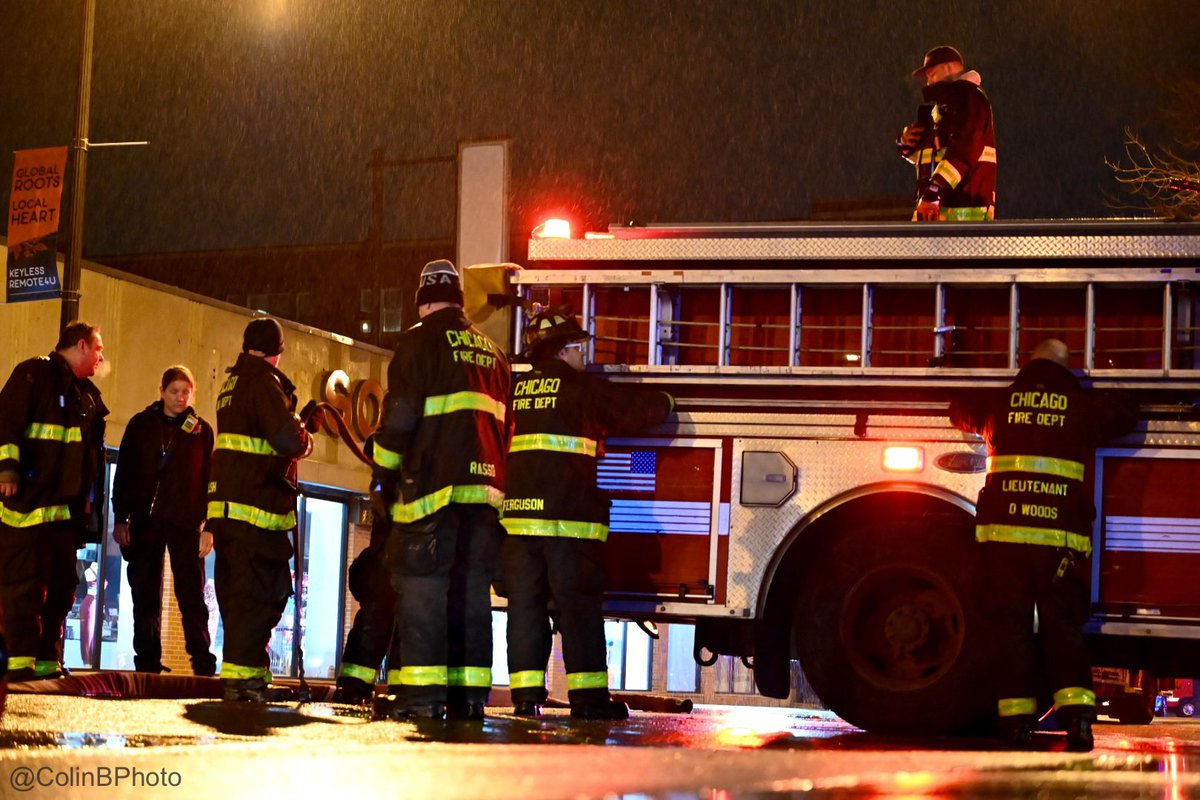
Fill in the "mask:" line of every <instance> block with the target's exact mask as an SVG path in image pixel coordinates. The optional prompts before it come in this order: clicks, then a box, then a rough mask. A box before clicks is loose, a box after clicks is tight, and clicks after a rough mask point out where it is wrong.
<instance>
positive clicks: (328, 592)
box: [302, 497, 346, 678]
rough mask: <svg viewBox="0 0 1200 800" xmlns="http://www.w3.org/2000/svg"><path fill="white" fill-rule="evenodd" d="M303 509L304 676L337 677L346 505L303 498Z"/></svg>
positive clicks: (314, 498) (313, 498)
mask: <svg viewBox="0 0 1200 800" xmlns="http://www.w3.org/2000/svg"><path fill="white" fill-rule="evenodd" d="M302 507H303V509H304V516H303V518H304V530H305V536H304V540H305V541H304V544H305V548H304V551H305V552H304V573H305V581H304V590H305V594H306V597H305V598H304V609H305V612H304V617H305V619H304V640H303V645H304V674H305V675H307V676H311V677H313V678H336V677H337V654H338V646H339V645H340V644H341V642H340V641H339V640H340V639H341V625H339V624H338V620H339V619H340V618H341V617H340V614H341V611H342V575H343V564H342V551H343V549H344V546H345V541H346V504H345V503H342V502H337V501H333V500H322V499H319V498H316V497H307V498H305V499H304V501H303V506H302Z"/></svg>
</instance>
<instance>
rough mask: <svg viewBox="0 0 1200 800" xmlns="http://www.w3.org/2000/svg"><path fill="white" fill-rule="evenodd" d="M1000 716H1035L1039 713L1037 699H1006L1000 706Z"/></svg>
mask: <svg viewBox="0 0 1200 800" xmlns="http://www.w3.org/2000/svg"><path fill="white" fill-rule="evenodd" d="M997 705H998V706H999V707H1000V716H1002V717H1019V716H1033V715H1034V714H1036V713H1037V699H1036V698H1033V697H1006V698H1004V699H1003V700H1001V701H1000V702H999V703H998V704H997Z"/></svg>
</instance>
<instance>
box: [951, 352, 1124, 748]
mask: <svg viewBox="0 0 1200 800" xmlns="http://www.w3.org/2000/svg"><path fill="white" fill-rule="evenodd" d="M1067 361H1068V351H1067V346H1066V345H1065V344H1063V343H1062V342H1061V341H1059V340H1057V339H1047V340H1046V341H1044V342H1042V343H1040V344H1039V345H1038V346H1037V347H1035V348H1034V351H1033V360H1032V361H1030V362H1029V363H1028V364H1027V365H1026V366H1025V367H1024V368H1023V369H1022V370H1021V371H1020V372H1019V373H1017V377H1016V379H1015V380H1014V381H1013V382H1012V384H1011V385H1010V386H1009V387H1008V388H1007V389H1004V390H1001V391H1000V392H998V393H995V394H988V395H986V396H979V397H974V398H971V399H966V400H958V401H955V402H954V403H952V404H951V406H950V421H951V422H952V423H953V424H954V426H955V427H957V428H959V429H961V430H964V431H968V432H972V433H978V434H981V435H982V436H983V437H984V439H985V440H986V442H987V448H988V475H987V482H986V484H985V485H984V487H983V490H982V491H981V492H980V493H979V503H978V513H977V518H976V527H975V538H976V539H977V540H978V541H980V542H982V543H983V547H984V548H986V549H987V551H988V552H987V554H986V556H985V559H984V570H985V575H984V584H983V590H982V592H983V593H982V595H981V597H982V599H983V604H984V611H985V613H986V617H985V618H986V619H988V620H990V621H991V622H992V624H993V625H994V626H995V629H994V632H993V637H992V642H993V644H994V646H995V652H996V658H995V660H994V661H993V663H994V664H996V666H997V675H996V690H997V699H998V712H999V722H1000V732H1001V734H1002V735H1004V736H1005V737H1006V738H1008V739H1009V740H1011V741H1012V742H1013V743H1014V744H1017V745H1024V744H1028V743H1029V742H1030V740H1031V738H1032V734H1033V731H1034V726H1035V723H1036V720H1037V711H1038V706H1037V695H1038V691H1037V690H1038V677H1039V676H1040V675H1045V676H1046V677H1048V678H1049V680H1050V683H1051V686H1050V687H1049V688H1051V689H1053V690H1054V705H1055V714H1056V716H1057V719H1058V723H1059V724H1060V725H1061V726H1063V727H1065V728H1066V729H1067V747H1068V749H1071V750H1080V751H1088V750H1091V749H1092V722H1093V721H1094V720H1095V718H1096V694H1095V692H1094V691H1092V676H1091V666H1090V664H1089V662H1088V656H1087V651H1086V650H1085V648H1084V644H1083V633H1082V626H1083V623H1084V622H1085V621H1086V620H1087V615H1088V578H1089V574H1090V572H1089V568H1088V556H1089V555H1090V554H1091V550H1092V520H1093V518H1094V517H1095V514H1096V510H1095V507H1094V506H1093V505H1092V501H1091V499H1090V497H1089V496H1088V482H1087V480H1086V477H1087V471H1088V469H1089V468H1090V467H1089V465H1091V464H1094V463H1095V459H1096V445H1097V444H1098V443H1099V442H1100V441H1102V440H1104V439H1107V438H1111V437H1113V436H1120V435H1122V434H1125V433H1128V432H1129V431H1131V430H1132V429H1133V427H1134V425H1135V423H1136V422H1137V407H1136V405H1135V404H1134V403H1133V402H1132V399H1131V398H1130V397H1128V396H1126V395H1124V394H1118V393H1111V392H1104V393H1100V392H1095V391H1094V390H1092V389H1090V388H1089V387H1086V386H1084V385H1082V384H1081V383H1080V381H1079V378H1078V377H1076V375H1075V374H1074V373H1072V372H1071V371H1070V370H1069V369H1067ZM1035 606H1036V608H1037V620H1038V623H1037V624H1038V631H1037V634H1036V636H1035V634H1034V629H1033V618H1034V607H1035ZM1039 651H1040V658H1041V662H1042V663H1041V664H1040V667H1041V668H1040V669H1039Z"/></svg>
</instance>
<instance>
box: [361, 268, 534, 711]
mask: <svg viewBox="0 0 1200 800" xmlns="http://www.w3.org/2000/svg"><path fill="white" fill-rule="evenodd" d="M416 302H417V310H418V313H419V315H420V318H421V321H420V322H419V323H418V324H417V325H414V326H413V327H412V328H410V329H409V330H407V331H405V332H404V334H402V335H401V337H400V340H399V342H397V345H396V352H395V356H394V357H393V358H392V362H391V364H390V365H389V366H388V392H387V395H386V397H385V399H384V410H383V419H382V422H381V426H380V429H379V431H378V432H377V433H376V434H375V454H374V460H375V465H376V466H375V471H374V477H375V481H376V489H375V490H374V491H375V493H376V494H377V495H379V496H380V498H381V499H380V500H379V501H377V502H383V503H385V504H386V505H387V506H388V507H389V508H390V509H391V518H392V522H393V526H392V530H391V532H390V534H389V536H388V544H387V560H388V566H389V569H390V570H391V574H392V584H393V587H394V588H395V589H396V591H397V592H398V597H397V605H396V608H397V611H396V624H395V636H394V637H393V638H394V644H393V655H392V657H391V658H389V669H388V695H387V697H386V698H384V700H383V701H382V702H381V703H380V704H379V706H378V707H377V711H378V715H379V716H387V717H391V718H394V719H413V718H416V719H441V718H443V717H444V716H449V717H451V718H457V719H472V720H475V719H482V718H483V713H484V703H485V701H486V700H487V697H488V692H489V691H490V689H491V686H492V670H491V664H492V618H491V602H490V590H491V579H492V577H493V575H494V574H495V572H496V571H497V567H498V562H499V553H500V539H501V537H502V535H503V531H502V530H501V528H500V525H499V523H498V521H497V517H498V513H499V509H500V506H501V503H502V501H503V499H504V454H505V451H506V450H507V447H508V438H509V423H508V421H507V400H508V389H509V385H510V383H511V381H512V378H511V374H510V372H509V365H508V360H507V359H506V358H505V356H504V353H503V351H502V350H501V349H500V348H499V347H498V346H497V345H496V344H495V343H494V342H492V341H491V340H490V339H488V338H487V337H486V336H485V335H484V334H482V333H480V332H479V330H477V329H476V328H475V327H474V326H472V325H471V322H470V320H468V319H467V317H466V315H465V314H464V313H463V309H462V304H463V291H462V283H461V281H460V280H459V276H458V272H457V270H456V269H455V268H454V265H453V264H451V263H450V262H449V261H445V260H438V261H431V262H429V263H428V264H426V265H425V267H424V268H423V269H422V270H421V277H420V282H419V284H418V288H417V296H416Z"/></svg>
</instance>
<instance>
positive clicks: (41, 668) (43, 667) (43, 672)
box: [33, 661, 58, 678]
mask: <svg viewBox="0 0 1200 800" xmlns="http://www.w3.org/2000/svg"><path fill="white" fill-rule="evenodd" d="M57 672H58V662H57V661H35V662H34V664H33V674H34V675H37V676H38V677H39V678H44V677H46V676H47V675H54V674H55V673H57Z"/></svg>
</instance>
